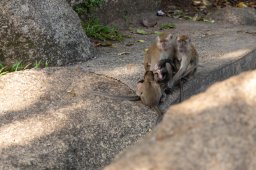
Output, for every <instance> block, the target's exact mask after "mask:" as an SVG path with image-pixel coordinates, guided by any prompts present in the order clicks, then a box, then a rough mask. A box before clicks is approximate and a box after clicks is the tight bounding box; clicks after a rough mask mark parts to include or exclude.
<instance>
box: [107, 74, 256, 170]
mask: <svg viewBox="0 0 256 170" xmlns="http://www.w3.org/2000/svg"><path fill="white" fill-rule="evenodd" d="M255 110H256V71H252V72H246V73H243V74H241V75H239V76H236V77H232V78H230V79H228V80H226V81H224V82H221V83H217V84H215V85H213V86H211V87H210V88H209V89H208V90H207V91H206V92H205V93H202V94H199V95H197V96H194V97H191V98H190V99H189V100H187V101H185V102H183V103H181V104H178V105H175V106H173V107H171V108H170V109H169V110H168V112H167V113H166V115H165V117H164V120H163V122H162V123H161V124H160V126H158V127H157V128H156V130H155V131H153V134H152V135H149V136H147V138H146V139H145V140H143V141H141V143H140V144H137V145H136V146H135V147H134V148H132V149H131V150H129V151H127V152H125V153H123V154H121V155H120V158H119V159H118V160H116V161H115V162H114V163H113V164H111V165H110V166H108V167H106V168H105V170H120V169H122V170H141V169H144V170H157V169H161V170H188V169H189V170H205V169H207V170H222V169H223V170H224V169H225V170H234V169H237V170H238V169H239V170H242V169H247V170H253V169H255V166H256V159H255V156H256V150H255V148H256V129H255V128H256V123H255V122H256V112H255Z"/></svg>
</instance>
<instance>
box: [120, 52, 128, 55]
mask: <svg viewBox="0 0 256 170" xmlns="http://www.w3.org/2000/svg"><path fill="white" fill-rule="evenodd" d="M127 54H130V52H121V53H118V54H117V55H127Z"/></svg>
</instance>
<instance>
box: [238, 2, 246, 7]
mask: <svg viewBox="0 0 256 170" xmlns="http://www.w3.org/2000/svg"><path fill="white" fill-rule="evenodd" d="M237 7H238V8H246V7H248V6H247V5H246V4H245V3H244V2H239V3H238V4H237Z"/></svg>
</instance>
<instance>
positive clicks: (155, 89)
mask: <svg viewBox="0 0 256 170" xmlns="http://www.w3.org/2000/svg"><path fill="white" fill-rule="evenodd" d="M94 94H97V95H100V96H104V97H108V98H111V99H119V100H120V99H121V100H129V101H138V100H141V101H142V103H143V104H145V105H146V106H149V107H150V108H153V109H154V110H155V111H156V112H157V113H158V119H157V123H158V122H160V121H161V119H162V116H163V112H162V111H161V110H160V108H159V103H160V100H161V97H162V92H161V88H160V85H159V84H158V83H157V82H156V81H155V80H154V74H153V72H152V71H146V72H145V74H144V79H143V80H140V81H139V82H138V83H137V89H136V95H134V96H115V95H107V94H103V93H97V92H94Z"/></svg>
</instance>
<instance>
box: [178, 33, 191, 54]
mask: <svg viewBox="0 0 256 170" xmlns="http://www.w3.org/2000/svg"><path fill="white" fill-rule="evenodd" d="M190 43H191V40H190V38H189V37H188V36H187V35H179V36H177V38H176V44H177V49H178V51H180V52H186V51H187V50H188V46H189V45H190Z"/></svg>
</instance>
